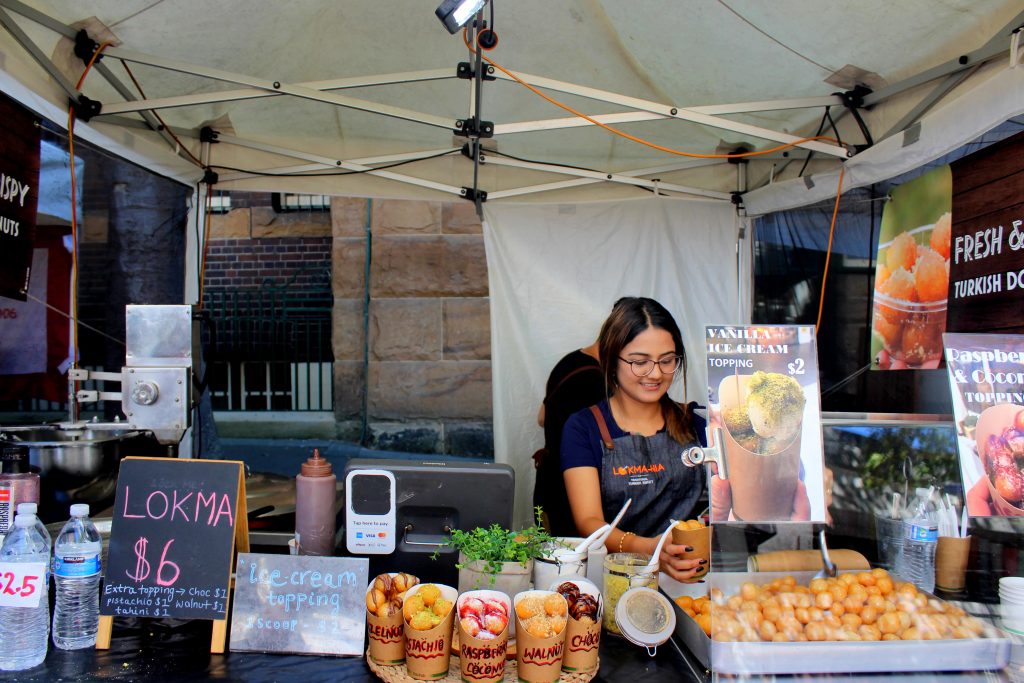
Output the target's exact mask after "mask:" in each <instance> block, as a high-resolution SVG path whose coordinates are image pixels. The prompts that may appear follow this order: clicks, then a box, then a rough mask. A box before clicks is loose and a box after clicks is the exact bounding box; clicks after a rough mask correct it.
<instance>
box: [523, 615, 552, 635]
mask: <svg viewBox="0 0 1024 683" xmlns="http://www.w3.org/2000/svg"><path fill="white" fill-rule="evenodd" d="M524 625H525V626H526V630H527V632H528V633H530V634H531V635H534V636H536V637H537V638H548V637H549V635H548V634H549V633H550V632H551V630H552V628H551V621H550V620H549V619H548V618H547V617H541V616H535V617H531V618H530V619H529V620H528V621H526V623H525V624H524Z"/></svg>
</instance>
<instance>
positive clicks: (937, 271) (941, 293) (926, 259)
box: [914, 249, 949, 301]
mask: <svg viewBox="0 0 1024 683" xmlns="http://www.w3.org/2000/svg"><path fill="white" fill-rule="evenodd" d="M914 285H915V286H916V287H917V298H918V300H919V301H942V300H943V299H945V298H946V294H947V292H948V291H949V271H948V270H947V267H946V259H944V258H942V255H941V254H939V253H938V252H937V251H935V250H934V249H925V250H924V253H922V254H921V256H920V257H919V258H918V259H917V264H916V265H915V266H914Z"/></svg>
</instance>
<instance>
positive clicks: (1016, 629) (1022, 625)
mask: <svg viewBox="0 0 1024 683" xmlns="http://www.w3.org/2000/svg"><path fill="white" fill-rule="evenodd" d="M999 603H1000V604H999V610H1000V615H1001V617H1002V622H1003V629H1005V630H1007V631H1009V632H1010V633H1014V634H1017V635H1024V577H1020V576H1006V577H1003V578H1001V579H999Z"/></svg>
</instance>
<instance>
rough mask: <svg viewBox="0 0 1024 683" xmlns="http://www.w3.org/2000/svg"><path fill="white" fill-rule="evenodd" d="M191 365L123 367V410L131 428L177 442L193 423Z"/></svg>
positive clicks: (164, 441) (163, 440) (166, 440)
mask: <svg viewBox="0 0 1024 683" xmlns="http://www.w3.org/2000/svg"><path fill="white" fill-rule="evenodd" d="M190 397H191V383H190V382H189V368H187V367H182V368H173V367H171V368H168V367H163V368H145V367H142V368H138V367H132V368H124V369H123V370H122V371H121V410H122V411H123V412H124V414H125V416H126V417H127V418H128V422H129V424H130V425H131V426H132V427H135V428H138V429H145V430H147V431H151V432H153V434H154V436H156V438H157V440H159V441H160V442H162V443H177V442H178V441H179V440H181V435H182V434H183V433H184V431H185V430H186V429H188V427H189V425H190V424H191V416H192V411H191V405H192V403H191V400H190Z"/></svg>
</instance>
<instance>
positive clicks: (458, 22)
mask: <svg viewBox="0 0 1024 683" xmlns="http://www.w3.org/2000/svg"><path fill="white" fill-rule="evenodd" d="M486 4H487V0H444V1H443V2H442V3H441V4H440V5H439V6H438V8H437V9H436V10H434V14H436V15H437V18H438V19H440V20H441V23H442V24H444V27H445V28H446V29H448V33H451V34H455V33H457V32H458V30H459V29H460V28H462V27H463V25H464V24H465V23H466V22H467V21H469V20H470V19H471V18H472V17H473V15H475V14H476V13H477V12H479V11H480V10H481V9H483V7H484V5H486Z"/></svg>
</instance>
